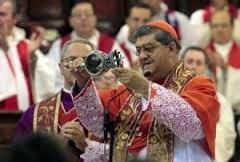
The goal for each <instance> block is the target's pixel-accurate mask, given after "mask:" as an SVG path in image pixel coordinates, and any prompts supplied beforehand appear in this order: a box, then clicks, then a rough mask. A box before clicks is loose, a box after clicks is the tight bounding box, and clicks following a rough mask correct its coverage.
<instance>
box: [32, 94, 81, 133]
mask: <svg viewBox="0 0 240 162" xmlns="http://www.w3.org/2000/svg"><path fill="white" fill-rule="evenodd" d="M62 93H63V92H62V91H60V92H59V93H58V94H56V95H55V96H53V97H51V98H49V99H46V100H43V101H42V102H40V103H38V104H37V105H36V106H35V108H34V117H33V130H34V131H35V132H36V131H39V130H41V131H47V132H49V133H55V134H58V132H59V130H60V129H61V127H62V126H63V125H64V124H65V123H67V122H70V121H76V120H77V119H78V117H77V113H76V110H75V108H74V107H73V108H72V109H70V110H69V111H66V109H65V108H64V104H63V101H62V99H61V96H62Z"/></svg>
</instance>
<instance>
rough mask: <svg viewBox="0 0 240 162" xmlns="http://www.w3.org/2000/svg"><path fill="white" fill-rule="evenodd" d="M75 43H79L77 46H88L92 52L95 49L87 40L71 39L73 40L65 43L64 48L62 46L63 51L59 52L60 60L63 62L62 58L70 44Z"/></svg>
mask: <svg viewBox="0 0 240 162" xmlns="http://www.w3.org/2000/svg"><path fill="white" fill-rule="evenodd" d="M75 43H79V44H86V45H88V46H89V47H91V49H92V50H95V49H96V47H95V46H94V45H93V44H92V43H91V42H90V41H88V40H87V39H82V38H79V39H73V40H70V41H67V42H66V43H65V44H64V46H63V49H62V51H61V59H60V60H63V58H64V56H65V53H66V51H67V49H68V47H69V46H70V45H72V44H75Z"/></svg>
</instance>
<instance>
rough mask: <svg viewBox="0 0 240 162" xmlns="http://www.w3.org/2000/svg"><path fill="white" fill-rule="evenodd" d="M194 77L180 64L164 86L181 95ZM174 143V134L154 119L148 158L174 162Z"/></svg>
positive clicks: (149, 140) (149, 138) (162, 161)
mask: <svg viewBox="0 0 240 162" xmlns="http://www.w3.org/2000/svg"><path fill="white" fill-rule="evenodd" d="M194 76H195V74H194V73H193V72H192V71H191V70H189V69H186V68H185V67H184V64H183V62H180V63H179V64H178V65H177V66H176V67H175V68H174V69H173V70H172V71H171V72H170V74H169V75H168V76H167V78H166V80H165V82H164V84H163V86H164V87H165V88H167V89H170V90H172V91H173V92H176V93H180V92H181V91H182V89H183V88H184V86H185V85H186V83H187V82H188V81H190V80H191V79H192V78H193V77H194ZM173 141H174V135H173V133H172V132H171V131H170V130H169V129H168V128H167V127H166V126H165V125H163V124H162V123H159V122H157V121H156V120H155V119H153V121H152V126H151V129H150V132H149V135H148V158H149V159H150V160H152V161H156V162H160V161H161V162H172V161H173Z"/></svg>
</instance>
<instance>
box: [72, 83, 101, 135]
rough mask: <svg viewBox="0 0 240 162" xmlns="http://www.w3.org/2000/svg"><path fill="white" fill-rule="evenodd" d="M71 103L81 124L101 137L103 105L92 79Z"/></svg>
mask: <svg viewBox="0 0 240 162" xmlns="http://www.w3.org/2000/svg"><path fill="white" fill-rule="evenodd" d="M73 93H74V92H73ZM73 103H74V106H75V107H76V111H77V114H78V117H79V121H80V122H81V124H82V125H83V126H84V127H85V128H87V129H88V130H89V131H90V132H92V133H93V134H94V135H96V136H97V137H100V138H101V137H103V105H102V103H101V101H100V98H99V96H98V93H97V90H96V88H95V85H94V83H93V81H92V79H90V80H89V81H88V83H87V85H86V86H85V88H84V89H83V90H82V91H81V92H80V93H79V94H78V95H77V96H76V97H74V98H73Z"/></svg>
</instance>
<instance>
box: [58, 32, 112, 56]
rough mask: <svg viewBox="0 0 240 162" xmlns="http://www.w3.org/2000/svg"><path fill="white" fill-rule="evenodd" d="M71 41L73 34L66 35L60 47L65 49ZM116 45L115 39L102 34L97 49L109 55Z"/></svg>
mask: <svg viewBox="0 0 240 162" xmlns="http://www.w3.org/2000/svg"><path fill="white" fill-rule="evenodd" d="M70 39H71V33H70V34H67V35H65V36H64V37H63V38H62V39H61V43H60V47H61V48H63V46H64V44H65V43H66V42H67V41H69V40H70ZM113 44H114V39H113V38H111V37H109V36H107V35H106V34H103V33H100V36H99V39H98V45H97V49H98V50H100V51H103V52H105V53H109V52H111V50H112V47H113Z"/></svg>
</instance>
